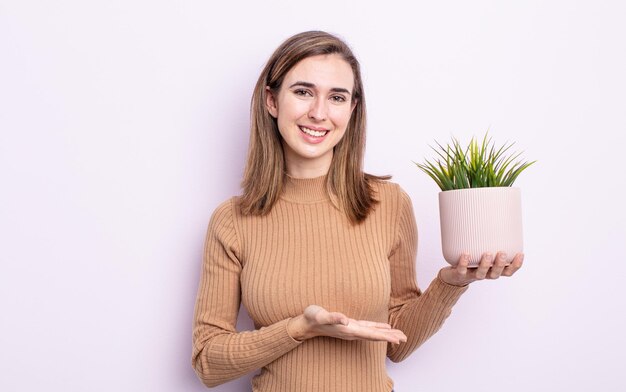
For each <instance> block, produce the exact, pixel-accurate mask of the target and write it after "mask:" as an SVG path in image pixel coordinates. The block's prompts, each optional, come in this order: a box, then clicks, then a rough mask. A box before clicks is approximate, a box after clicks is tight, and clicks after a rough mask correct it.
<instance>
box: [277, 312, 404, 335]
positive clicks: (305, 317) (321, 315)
mask: <svg viewBox="0 0 626 392" xmlns="http://www.w3.org/2000/svg"><path fill="white" fill-rule="evenodd" d="M287 331H288V332H289V335H291V337H293V338H294V339H296V340H306V339H310V338H313V337H316V336H329V337H333V338H338V339H344V340H357V339H362V340H373V341H385V342H389V343H396V344H398V343H400V342H406V335H404V333H403V332H402V331H400V330H398V329H392V328H391V326H390V325H389V324H386V323H377V322H374V321H366V320H354V319H351V318H349V317H347V316H345V315H344V314H342V313H338V312H328V311H327V310H326V309H324V308H322V307H321V306H317V305H309V306H308V307H307V308H306V309H305V310H304V314H302V315H300V316H297V317H294V318H293V319H291V320H290V322H289V324H287Z"/></svg>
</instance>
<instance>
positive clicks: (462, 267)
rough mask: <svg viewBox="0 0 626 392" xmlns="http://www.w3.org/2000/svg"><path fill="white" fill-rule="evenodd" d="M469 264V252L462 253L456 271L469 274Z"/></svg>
mask: <svg viewBox="0 0 626 392" xmlns="http://www.w3.org/2000/svg"><path fill="white" fill-rule="evenodd" d="M468 265H469V254H467V253H462V254H461V257H459V262H458V263H457V265H456V272H457V273H458V274H459V275H461V276H465V275H467V266H468Z"/></svg>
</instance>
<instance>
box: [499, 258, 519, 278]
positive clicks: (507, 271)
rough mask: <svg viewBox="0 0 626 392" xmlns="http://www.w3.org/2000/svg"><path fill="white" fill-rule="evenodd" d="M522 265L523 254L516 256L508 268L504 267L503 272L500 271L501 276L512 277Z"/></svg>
mask: <svg viewBox="0 0 626 392" xmlns="http://www.w3.org/2000/svg"><path fill="white" fill-rule="evenodd" d="M523 263H524V254H523V253H518V254H516V255H515V257H514V258H513V261H512V262H511V264H509V265H508V266H506V268H504V271H502V275H504V276H512V275H513V274H514V273H515V272H517V270H519V269H520V268H522V264H523Z"/></svg>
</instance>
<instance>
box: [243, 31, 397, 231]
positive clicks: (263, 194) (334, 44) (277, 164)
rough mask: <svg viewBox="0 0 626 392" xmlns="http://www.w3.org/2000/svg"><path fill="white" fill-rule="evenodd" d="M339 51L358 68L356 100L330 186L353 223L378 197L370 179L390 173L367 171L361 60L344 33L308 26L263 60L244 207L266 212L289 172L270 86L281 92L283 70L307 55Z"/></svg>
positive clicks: (253, 108)
mask: <svg viewBox="0 0 626 392" xmlns="http://www.w3.org/2000/svg"><path fill="white" fill-rule="evenodd" d="M325 54H339V55H341V57H342V58H343V59H344V60H345V61H346V62H347V63H348V64H349V65H350V67H351V68H352V73H353V74H354V91H353V93H352V101H353V102H355V103H356V106H355V108H354V110H353V111H352V116H351V117H350V121H349V123H348V126H347V128H346V132H345V134H344V136H343V138H342V139H341V141H339V143H338V144H337V145H336V146H335V148H334V151H333V158H332V162H331V165H330V169H329V170H328V177H327V182H326V188H327V191H328V193H329V195H330V196H331V200H332V201H333V203H334V204H335V206H336V207H337V208H339V209H340V210H343V211H344V212H345V214H346V215H347V217H348V219H349V220H350V221H351V222H352V223H360V222H362V221H363V220H364V219H365V218H367V216H368V214H369V213H370V212H371V211H372V209H373V208H374V205H375V204H376V203H378V200H376V199H375V197H374V190H373V188H372V182H373V181H378V180H387V179H389V178H391V176H374V175H371V174H367V173H364V172H363V156H364V153H365V127H366V111H365V97H364V95H363V82H362V80H361V70H360V66H359V62H358V61H357V59H356V57H355V56H354V54H353V53H352V50H350V48H349V47H348V45H347V44H346V43H345V42H343V41H342V40H341V39H339V38H337V37H335V36H334V35H331V34H328V33H326V32H323V31H307V32H304V33H300V34H296V35H294V36H292V37H291V38H289V39H287V40H286V41H285V42H283V43H282V45H280V46H279V47H278V49H276V51H275V52H274V54H272V56H271V57H270V59H269V61H268V62H267V64H266V65H265V68H264V69H263V72H261V75H260V76H259V79H258V81H257V83H256V86H255V88H254V93H253V94H252V102H251V107H250V122H251V124H250V144H249V148H248V158H247V163H246V167H245V171H244V177H243V181H242V187H243V195H242V197H241V199H240V207H241V210H242V213H244V214H252V215H264V214H267V213H268V212H269V211H270V210H271V209H272V207H273V206H274V203H276V201H277V200H278V198H279V196H280V193H281V191H282V187H283V181H284V175H285V173H286V167H285V158H284V155H283V147H282V143H281V136H280V133H279V131H278V125H277V123H276V119H275V118H274V117H272V116H271V114H270V113H269V111H268V110H267V108H266V94H267V89H266V86H267V87H269V89H270V90H271V92H272V93H274V94H277V93H278V91H279V90H280V88H281V85H282V82H283V80H284V78H285V75H286V74H287V72H289V70H291V68H293V67H294V66H295V65H296V64H297V63H298V62H299V61H301V60H304V59H305V58H308V57H312V56H318V55H325Z"/></svg>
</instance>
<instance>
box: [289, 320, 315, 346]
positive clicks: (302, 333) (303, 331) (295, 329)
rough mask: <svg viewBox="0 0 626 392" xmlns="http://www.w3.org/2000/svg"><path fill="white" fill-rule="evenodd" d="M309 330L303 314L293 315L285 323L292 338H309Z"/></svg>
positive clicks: (299, 339) (300, 339) (301, 339)
mask: <svg viewBox="0 0 626 392" xmlns="http://www.w3.org/2000/svg"><path fill="white" fill-rule="evenodd" d="M309 332H310V331H309V328H308V323H307V322H306V319H305V317H304V315H302V314H301V315H299V316H296V317H293V318H292V319H291V320H289V322H288V323H287V333H288V334H289V336H291V337H292V338H293V339H294V340H298V341H303V340H307V339H309V338H310V337H311V336H309V335H310V333H309Z"/></svg>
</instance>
